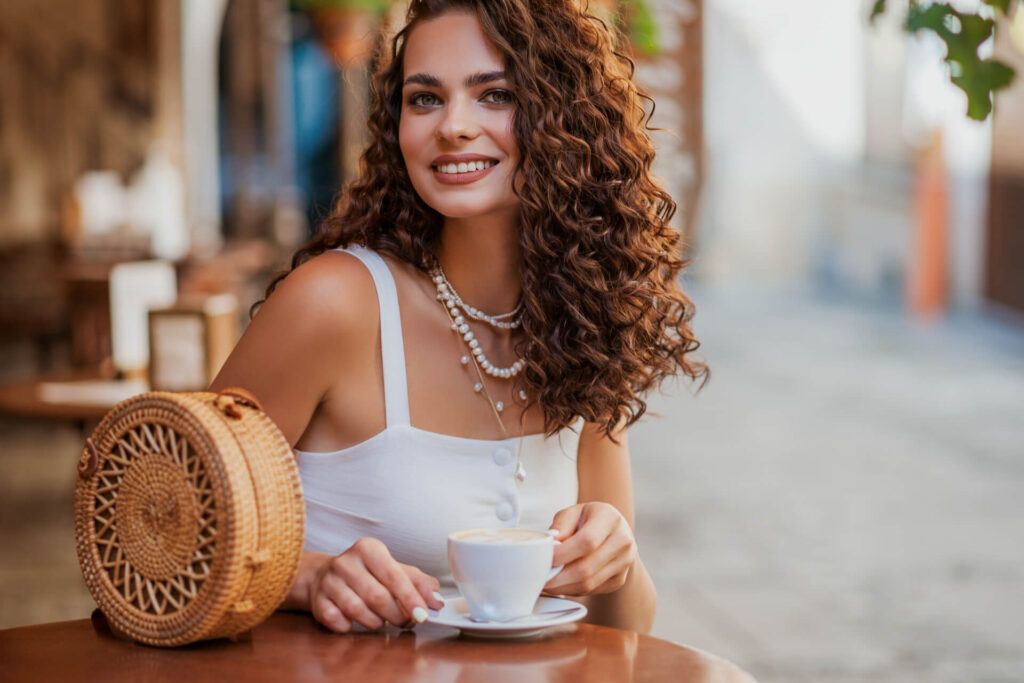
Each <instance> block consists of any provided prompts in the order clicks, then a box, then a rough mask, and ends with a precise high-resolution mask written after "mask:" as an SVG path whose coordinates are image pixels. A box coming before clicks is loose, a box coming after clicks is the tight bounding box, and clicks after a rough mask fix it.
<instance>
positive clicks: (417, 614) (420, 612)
mask: <svg viewBox="0 0 1024 683" xmlns="http://www.w3.org/2000/svg"><path fill="white" fill-rule="evenodd" d="M412 618H413V621H415V622H416V623H417V624H422V623H423V622H424V621H426V620H427V610H425V609H423V608H422V607H417V608H416V609H414V610H413V611H412Z"/></svg>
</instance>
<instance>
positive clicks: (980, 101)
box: [906, 0, 1014, 121]
mask: <svg viewBox="0 0 1024 683" xmlns="http://www.w3.org/2000/svg"><path fill="white" fill-rule="evenodd" d="M995 1H999V0H995ZM906 27H907V30H908V31H909V32H911V33H917V32H919V31H931V32H932V33H935V34H936V35H937V36H938V37H939V38H940V39H941V40H942V42H943V43H945V44H946V63H947V64H949V70H950V73H951V79H950V80H951V81H952V82H953V84H954V85H955V86H957V87H958V88H960V89H961V90H962V91H963V92H964V94H965V95H967V115H968V116H969V117H971V118H972V119H975V120H978V121H982V120H984V119H985V118H987V117H988V115H989V114H990V113H991V112H992V95H993V93H994V92H995V91H996V90H1000V89H1002V88H1005V87H1007V86H1008V85H1009V84H1010V83H1011V82H1012V81H1013V77H1014V71H1013V69H1011V68H1010V67H1009V66H1007V65H1006V64H1004V63H1002V62H1000V61H998V60H995V59H982V58H981V57H979V56H978V48H979V47H981V45H982V44H983V43H984V42H985V41H987V40H989V39H990V38H991V37H992V36H993V34H994V31H995V22H994V21H992V20H991V19H986V18H984V17H981V16H978V15H977V14H970V13H965V12H959V11H957V10H955V9H953V8H952V7H950V6H949V5H947V4H945V3H935V4H932V5H928V6H927V7H921V6H920V5H915V6H911V8H910V11H909V13H908V14H907V22H906Z"/></svg>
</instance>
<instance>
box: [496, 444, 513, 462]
mask: <svg viewBox="0 0 1024 683" xmlns="http://www.w3.org/2000/svg"><path fill="white" fill-rule="evenodd" d="M494 462H495V464H497V465H498V467H504V466H505V465H507V464H509V463H510V462H512V451H510V450H509V449H507V448H499V449H498V450H496V451H494Z"/></svg>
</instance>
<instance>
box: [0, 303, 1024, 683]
mask: <svg viewBox="0 0 1024 683" xmlns="http://www.w3.org/2000/svg"><path fill="white" fill-rule="evenodd" d="M694 292H695V294H694V296H695V300H696V301H697V304H698V314H697V318H696V327H697V332H698V334H699V336H700V337H701V339H702V341H703V343H704V347H703V351H704V353H705V354H706V357H707V359H708V360H709V362H710V363H711V366H712V373H713V374H712V380H711V382H710V383H709V384H708V385H707V387H706V389H705V390H704V391H703V392H701V393H700V394H699V395H698V396H697V397H696V398H694V397H691V395H690V392H689V391H688V390H684V389H678V390H673V391H672V392H671V393H672V394H674V395H672V396H668V395H666V396H655V397H654V398H653V400H652V403H651V409H652V411H653V412H656V413H660V414H661V415H663V417H661V418H654V417H651V418H645V419H644V420H643V421H642V422H641V424H640V425H638V426H637V427H635V428H634V430H633V432H632V434H631V450H632V453H633V467H634V472H635V476H636V481H635V486H636V495H637V519H638V526H639V528H638V539H639V543H640V548H641V553H642V556H643V557H644V560H645V563H646V564H647V566H648V568H649V569H650V571H651V573H652V575H653V576H654V578H655V581H656V584H657V586H658V591H659V605H660V606H659V612H658V619H657V622H656V624H655V629H654V633H653V635H655V636H657V637H660V638H664V639H667V640H671V641H674V642H679V643H684V644H687V645H690V646H694V647H698V648H702V649H707V650H709V651H711V652H714V653H716V654H719V655H721V656H724V657H727V658H729V659H731V660H732V661H735V662H737V663H739V664H740V665H742V666H743V667H745V668H746V669H747V670H748V671H750V672H751V673H753V674H754V675H755V676H757V678H758V680H760V681H762V682H764V683H771V682H772V681H778V682H780V683H781V682H783V681H786V682H789V683H799V682H801V681H807V682H811V681H814V682H817V683H848V682H849V683H852V682H853V681H872V682H874V683H890V682H893V683H894V682H897V681H899V682H904V681H906V682H908V683H909V682H915V681H929V682H934V683H944V682H952V681H989V682H1000V681H1006V682H1009V681H1020V680H1022V678H1024V655H1022V653H1021V651H1020V647H1019V639H1020V633H1021V632H1024V617H1022V614H1024V593H1022V589H1021V586H1022V579H1024V545H1022V544H1021V542H1020V539H1021V538H1022V535H1024V496H1022V495H1021V493H1022V491H1024V420H1022V419H1021V417H1022V408H1021V405H1022V399H1024V328H1021V327H1020V325H1019V324H1017V325H1014V324H1010V323H1000V322H997V321H996V319H995V318H994V317H992V316H988V317H982V316H981V314H971V315H965V316H962V317H953V318H949V319H946V320H944V321H940V322H937V323H935V324H933V325H926V324H914V323H909V322H907V321H906V319H905V318H904V317H903V316H902V314H901V313H900V312H899V311H898V310H895V309H885V308H880V307H877V306H875V307H865V306H863V305H856V304H854V303H852V302H842V301H831V302H828V301H824V300H822V299H820V298H819V299H815V300H812V299H808V298H806V297H803V296H800V295H792V294H790V295H778V296H772V295H770V294H768V293H766V292H763V291H762V292H759V293H755V292H753V291H751V290H746V291H741V290H734V291H724V290H723V291H707V290H704V289H696V290H694ZM2 426H3V429H2V436H0V452H2V454H3V459H4V472H5V474H4V476H3V477H2V478H0V526H2V527H3V528H4V530H5V531H4V544H3V546H2V548H3V549H2V552H0V591H2V594H0V628H3V627H8V626H14V625H20V624H26V623H37V622H43V621H53V620H60V619H72V618H80V617H84V616H87V615H88V613H89V610H90V609H91V607H92V601H91V599H90V598H89V596H88V594H87V593H86V592H85V589H84V586H83V585H82V582H81V578H80V575H79V570H78V566H77V561H76V559H75V554H74V539H73V532H72V527H71V496H70V491H71V489H72V486H73V481H74V478H73V472H74V464H75V460H76V458H77V455H78V447H79V443H80V437H79V435H78V433H77V432H76V431H75V430H73V429H71V428H70V427H59V428H55V427H52V426H48V425H45V424H42V423H35V424H30V423H18V422H15V421H13V420H4V422H3V423H2Z"/></svg>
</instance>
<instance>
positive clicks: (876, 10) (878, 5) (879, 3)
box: [868, 0, 885, 23]
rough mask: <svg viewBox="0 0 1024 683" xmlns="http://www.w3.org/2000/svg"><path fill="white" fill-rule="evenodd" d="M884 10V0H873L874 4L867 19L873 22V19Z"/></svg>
mask: <svg viewBox="0 0 1024 683" xmlns="http://www.w3.org/2000/svg"><path fill="white" fill-rule="evenodd" d="M883 12H885V0H875V4H874V6H872V8H871V16H869V17H868V21H870V22H871V23H875V19H877V18H878V17H879V15H881V14H882V13H883Z"/></svg>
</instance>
